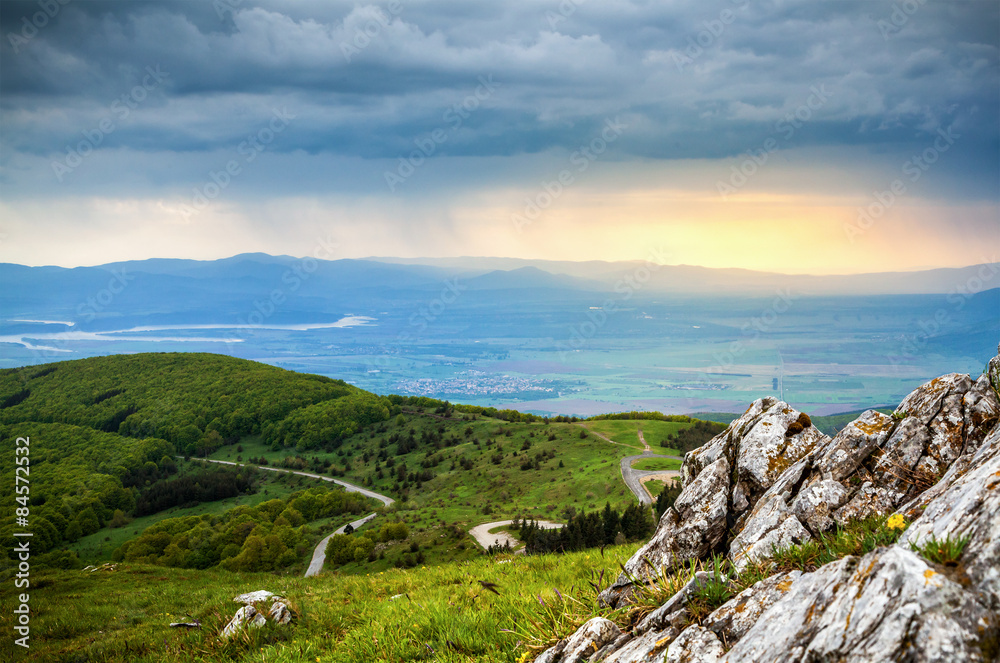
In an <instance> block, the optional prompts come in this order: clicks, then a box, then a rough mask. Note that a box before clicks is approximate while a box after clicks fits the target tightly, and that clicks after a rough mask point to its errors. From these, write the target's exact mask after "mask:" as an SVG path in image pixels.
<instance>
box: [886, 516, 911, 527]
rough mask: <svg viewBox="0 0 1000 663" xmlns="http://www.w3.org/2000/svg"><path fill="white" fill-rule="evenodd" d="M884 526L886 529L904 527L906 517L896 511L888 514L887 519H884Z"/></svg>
mask: <svg viewBox="0 0 1000 663" xmlns="http://www.w3.org/2000/svg"><path fill="white" fill-rule="evenodd" d="M885 526H886V527H887V528H888V529H906V519H905V518H903V516H901V515H900V514H898V513H896V514H893V515H891V516H889V520H887V521H885Z"/></svg>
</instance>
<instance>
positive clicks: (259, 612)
mask: <svg viewBox="0 0 1000 663" xmlns="http://www.w3.org/2000/svg"><path fill="white" fill-rule="evenodd" d="M233 601H234V602H235V603H242V604H243V607H242V608H240V609H239V610H237V611H236V614H235V615H233V618H232V619H231V620H229V623H228V624H226V626H225V627H224V628H223V629H222V632H221V633H220V634H219V637H220V638H222V639H223V640H226V639H229V638H231V637H233V636H234V635H236V633H238V632H239V631H241V630H243V629H244V628H260V627H262V626H264V625H266V624H267V623H268V621H271V622H272V623H274V624H288V623H290V622H291V621H292V612H291V610H290V609H289V607H288V604H287V602H286V600H285V599H284V598H282V597H280V596H278V595H277V594H272V593H271V592H269V591H267V590H264V589H261V590H258V591H256V592H249V593H247V594H240V595H239V596H236V597H234V598H233ZM268 602H270V603H271V607H270V609H268V610H267V611H266V612H265V611H264V608H265V607H266V604H267V603H268Z"/></svg>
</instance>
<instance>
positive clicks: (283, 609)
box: [267, 601, 292, 624]
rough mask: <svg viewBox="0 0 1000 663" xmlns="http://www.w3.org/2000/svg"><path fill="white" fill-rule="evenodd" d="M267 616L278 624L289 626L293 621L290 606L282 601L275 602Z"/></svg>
mask: <svg viewBox="0 0 1000 663" xmlns="http://www.w3.org/2000/svg"><path fill="white" fill-rule="evenodd" d="M267 616H268V617H270V619H271V621H273V622H274V623H276V624H287V623H288V622H290V621H292V613H291V611H290V610H289V609H288V606H287V605H285V604H284V603H282V602H281V601H275V602H274V604H273V605H271V609H270V610H269V611H268V613H267Z"/></svg>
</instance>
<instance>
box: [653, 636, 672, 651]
mask: <svg viewBox="0 0 1000 663" xmlns="http://www.w3.org/2000/svg"><path fill="white" fill-rule="evenodd" d="M671 640H673V638H672V637H670V636H669V635H668V636H667V637H665V638H660V639H659V640H657V641H656V644H655V645H653V648H654V649H660V648H661V647H666V646H667V645H669V644H670V641H671Z"/></svg>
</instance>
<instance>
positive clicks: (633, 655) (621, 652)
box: [602, 629, 678, 663]
mask: <svg viewBox="0 0 1000 663" xmlns="http://www.w3.org/2000/svg"><path fill="white" fill-rule="evenodd" d="M677 634H678V632H677V630H676V629H671V630H667V631H647V632H646V633H644V634H643V635H641V636H639V637H638V638H635V639H634V640H631V641H629V643H628V644H627V645H625V646H624V647H622V648H621V649H618V650H617V651H615V653H614V654H612V655H611V656H608V657H607V658H605V659H604V660H603V662H602V663H654V662H656V663H660V661H662V660H663V654H664V653H665V652H666V649H667V645H668V644H670V642H672V641H673V639H674V638H675V637H676V636H677Z"/></svg>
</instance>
